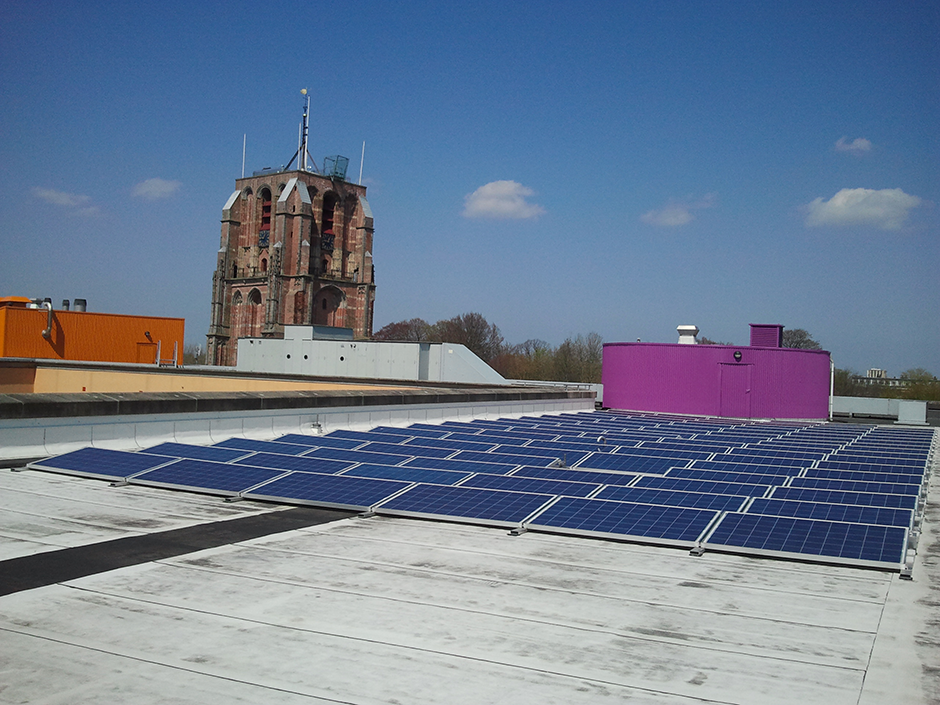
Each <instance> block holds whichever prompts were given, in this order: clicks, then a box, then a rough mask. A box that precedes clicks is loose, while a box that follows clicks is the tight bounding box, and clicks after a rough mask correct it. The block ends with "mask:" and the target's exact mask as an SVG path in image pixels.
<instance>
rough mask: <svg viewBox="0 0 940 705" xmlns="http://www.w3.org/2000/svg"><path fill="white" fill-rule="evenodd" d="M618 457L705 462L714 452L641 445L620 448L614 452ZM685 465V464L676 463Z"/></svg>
mask: <svg viewBox="0 0 940 705" xmlns="http://www.w3.org/2000/svg"><path fill="white" fill-rule="evenodd" d="M614 452H615V453H617V454H618V455H632V456H636V457H653V458H669V459H671V460H676V461H679V460H685V461H689V460H705V459H706V458H707V457H708V456H710V455H711V454H712V453H714V452H715V451H713V450H673V449H672V448H657V447H656V446H646V445H641V446H639V447H638V448H621V449H619V450H616V451H614ZM677 464H678V465H685V464H686V463H684V462H683V463H677Z"/></svg>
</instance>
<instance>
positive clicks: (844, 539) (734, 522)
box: [707, 513, 907, 563]
mask: <svg viewBox="0 0 940 705" xmlns="http://www.w3.org/2000/svg"><path fill="white" fill-rule="evenodd" d="M906 542H907V531H906V530H905V529H903V528H900V527H897V526H874V525H869V524H847V523H844V522H835V521H822V520H818V519H796V518H792V517H776V516H766V515H758V514H738V513H729V514H726V515H725V516H724V517H723V518H722V520H721V522H720V523H719V524H718V527H717V528H716V529H715V532H714V533H713V534H712V535H711V536H710V537H709V538H708V541H707V545H709V546H710V545H714V544H718V545H723V546H738V547H741V548H750V549H756V550H760V551H783V552H786V553H798V554H808V555H813V556H831V557H834V558H847V559H852V560H861V561H876V562H880V563H900V562H901V561H902V560H903V559H904V550H905V544H906Z"/></svg>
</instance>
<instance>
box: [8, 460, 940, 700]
mask: <svg viewBox="0 0 940 705" xmlns="http://www.w3.org/2000/svg"><path fill="white" fill-rule="evenodd" d="M933 463H934V467H936V463H937V460H936V458H934V460H933ZM934 485H936V483H934ZM938 504H940V494H938V490H937V488H936V486H934V487H932V488H931V490H930V492H929V494H928V496H927V505H926V512H925V520H924V523H923V526H922V531H923V533H922V536H921V539H920V546H919V550H918V554H917V559H916V562H915V565H914V571H913V580H909V581H908V580H901V579H899V578H898V575H897V574H896V573H890V572H882V571H874V570H863V569H857V568H850V567H842V566H822V565H812V564H804V563H796V562H789V561H782V560H774V559H767V558H752V557H747V556H738V555H726V554H719V553H715V552H706V554H705V555H704V556H701V557H695V556H691V555H690V554H689V552H688V551H687V550H679V549H675V548H669V547H654V546H642V545H635V544H624V543H617V542H611V541H603V540H597V539H589V538H581V537H576V536H558V535H550V534H536V533H532V532H529V533H526V534H523V535H521V536H510V535H509V533H508V532H507V531H506V530H505V529H497V528H486V527H479V526H471V525H464V524H452V523H443V522H437V521H423V520H415V519H404V518H395V517H385V516H373V517H371V518H359V517H357V516H353V515H350V514H349V513H342V512H339V513H337V514H336V515H333V516H327V515H321V516H318V517H313V516H306V517H303V516H300V515H297V514H294V515H290V512H296V511H297V510H293V509H288V508H285V507H284V506H283V505H278V504H268V503H261V502H252V501H240V502H235V503H227V502H224V501H222V500H221V499H219V498H212V497H207V496H203V495H196V494H190V493H187V492H172V491H167V490H159V489H155V488H152V487H146V486H139V485H138V486H134V485H128V486H124V487H112V486H110V485H109V484H108V483H107V482H103V481H99V480H93V479H86V478H77V477H70V476H62V475H54V474H49V473H41V472H36V471H27V472H12V471H9V470H0V507H2V509H3V511H2V512H0V576H9V575H10V569H11V568H15V567H16V566H22V565H24V563H23V561H24V559H27V558H29V557H32V559H31V560H33V561H34V564H38V563H43V564H47V567H48V566H53V567H54V566H56V565H57V564H59V567H62V566H61V564H62V563H63V562H68V561H69V560H74V557H75V555H76V554H75V553H74V551H72V552H70V549H75V548H76V547H86V548H85V550H87V551H89V554H88V555H89V556H90V557H89V558H86V562H90V563H91V570H90V571H89V572H87V573H86V574H82V575H79V576H78V577H69V576H68V575H67V574H66V575H55V574H49V576H48V577H46V578H44V579H42V580H40V581H39V583H38V584H36V585H35V586H33V587H28V588H27V589H22V588H17V589H15V590H6V591H4V590H0V593H2V592H8V594H5V595H3V596H2V597H0V630H2V631H3V637H2V638H0V662H2V663H4V673H5V676H4V681H5V682H4V689H3V696H4V700H9V701H12V702H21V701H25V702H32V701H37V700H40V699H41V700H42V701H43V702H50V703H57V702H62V703H65V702H69V703H71V702H75V701H76V700H87V701H105V700H114V696H115V693H120V696H119V697H120V699H122V700H125V701H132V702H180V703H186V702H207V701H216V700H219V699H222V698H224V699H225V700H227V701H230V702H235V703H239V702H244V703H248V702H251V703H256V702H266V701H275V700H276V701H277V702H282V703H283V702H286V703H292V702H298V703H300V702H343V703H374V702H402V703H404V702H409V703H411V702H429V703H438V702H440V703H480V702H506V701H512V702H518V703H546V702H559V703H580V702H584V703H596V702H622V701H625V700H630V699H632V700H633V701H636V702H644V703H701V702H715V703H754V702H760V703H793V702H801V703H805V704H811V703H825V704H826V705H837V704H839V703H847V704H848V703H852V704H853V705H854V704H855V703H863V704H866V705H867V704H874V703H878V704H879V705H880V704H881V703H886V702H903V703H913V704H919V703H924V704H926V703H936V702H937V693H940V671H938V669H937V668H936V664H937V663H940V622H938V620H937V614H936V605H937V598H936V593H937V589H938V588H937V586H938V585H940V558H938V557H940V536H938V533H937V530H936V526H937V525H938V520H940V510H938V509H937V506H938ZM300 511H301V512H303V511H323V510H300ZM279 521H282V522H286V523H283V524H281V525H278V522H279ZM290 522H295V524H294V525H293V526H290ZM318 522H325V523H318ZM248 525H253V526H255V527H256V528H255V529H254V530H253V531H255V532H256V533H255V534H254V535H248V536H246V535H245V533H244V528H245V527H246V526H248ZM259 525H260V526H261V528H260V529H258V528H257V527H258V526H259ZM285 528H286V529H287V530H283V529H285ZM271 530H274V532H273V533H272V532H271ZM170 544H172V546H170V549H172V550H170V549H168V548H167V546H169V545H170ZM173 546H175V547H176V548H172V547H173ZM135 547H136V548H137V549H141V550H140V551H139V552H137V553H136V558H134V555H135ZM143 547H147V550H143ZM161 547H162V553H161ZM116 553H120V555H121V556H123V557H124V559H123V561H124V562H123V563H121V564H120V565H121V566H123V567H114V566H115V565H117V564H116V563H115V562H114V561H113V560H112V561H109V560H105V559H106V558H108V557H110V558H115V554H116ZM95 556H97V557H95ZM127 556H130V558H127ZM70 557H71V558H70ZM7 580H9V578H7Z"/></svg>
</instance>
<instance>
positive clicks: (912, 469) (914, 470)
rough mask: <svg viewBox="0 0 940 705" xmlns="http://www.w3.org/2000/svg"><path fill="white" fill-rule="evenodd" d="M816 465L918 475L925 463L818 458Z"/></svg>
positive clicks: (828, 467) (831, 468)
mask: <svg viewBox="0 0 940 705" xmlns="http://www.w3.org/2000/svg"><path fill="white" fill-rule="evenodd" d="M816 467H818V468H825V469H829V470H850V471H855V472H890V473H898V474H904V475H914V476H916V477H920V476H921V475H923V474H924V468H925V467H926V466H925V465H882V464H881V463H853V462H846V461H841V460H820V461H819V463H817V465H816Z"/></svg>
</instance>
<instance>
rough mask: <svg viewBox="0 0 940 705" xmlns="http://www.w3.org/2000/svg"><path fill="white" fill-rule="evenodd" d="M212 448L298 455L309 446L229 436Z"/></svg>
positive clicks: (304, 451)
mask: <svg viewBox="0 0 940 705" xmlns="http://www.w3.org/2000/svg"><path fill="white" fill-rule="evenodd" d="M212 447H213V448H234V449H236V450H249V451H255V452H257V453H280V454H281V455H300V454H301V453H306V452H307V451H308V450H309V448H307V447H306V446H302V445H297V444H296V443H277V442H275V441H254V440H251V439H250V438H229V439H228V440H224V441H222V442H221V443H216V444H215V445H214V446H212Z"/></svg>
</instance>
